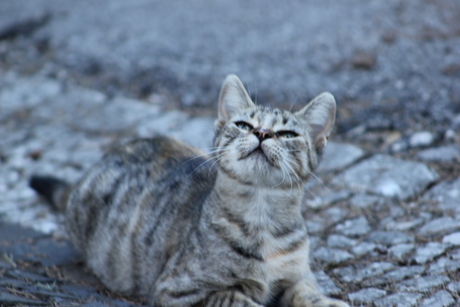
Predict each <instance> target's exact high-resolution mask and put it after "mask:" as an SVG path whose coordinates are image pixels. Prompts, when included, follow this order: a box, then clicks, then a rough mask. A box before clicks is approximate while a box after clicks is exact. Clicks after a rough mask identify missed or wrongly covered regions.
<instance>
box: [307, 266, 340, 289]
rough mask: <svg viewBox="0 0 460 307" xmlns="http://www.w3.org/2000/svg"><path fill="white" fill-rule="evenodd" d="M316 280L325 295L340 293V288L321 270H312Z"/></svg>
mask: <svg viewBox="0 0 460 307" xmlns="http://www.w3.org/2000/svg"><path fill="white" fill-rule="evenodd" d="M313 274H314V275H315V277H316V281H317V283H318V286H319V288H320V290H321V292H322V293H324V294H325V295H334V294H337V293H340V288H339V287H337V285H336V284H335V283H334V281H332V279H331V278H330V277H329V276H328V275H327V274H326V273H324V272H323V271H317V272H313Z"/></svg>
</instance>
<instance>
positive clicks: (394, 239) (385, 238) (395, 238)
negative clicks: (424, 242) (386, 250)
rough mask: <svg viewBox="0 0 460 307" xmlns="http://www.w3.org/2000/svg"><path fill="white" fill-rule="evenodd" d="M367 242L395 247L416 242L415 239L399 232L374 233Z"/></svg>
mask: <svg viewBox="0 0 460 307" xmlns="http://www.w3.org/2000/svg"><path fill="white" fill-rule="evenodd" d="M366 240H368V241H371V242H374V243H379V244H383V245H395V244H401V243H411V242H414V237H413V236H411V235H408V234H405V233H404V232H399V231H374V232H372V233H371V234H370V235H369V236H368V237H367V239H366Z"/></svg>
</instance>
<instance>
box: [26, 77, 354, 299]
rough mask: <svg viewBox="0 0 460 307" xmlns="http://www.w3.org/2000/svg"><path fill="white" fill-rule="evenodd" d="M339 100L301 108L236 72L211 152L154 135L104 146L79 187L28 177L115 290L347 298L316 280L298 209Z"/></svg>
mask: <svg viewBox="0 0 460 307" xmlns="http://www.w3.org/2000/svg"><path fill="white" fill-rule="evenodd" d="M335 108H336V103H335V100H334V97H333V96H332V95H331V94H330V93H323V94H321V95H319V96H317V97H316V98H315V99H313V100H312V101H311V102H310V103H309V104H308V105H306V106H305V107H304V108H302V109H301V110H300V111H298V112H295V113H292V112H288V111H285V110H280V109H277V108H270V107H266V106H260V105H256V104H254V103H253V102H252V100H251V98H250V97H249V95H248V93H247V91H246V89H245V88H244V86H243V84H242V83H241V81H240V80H239V79H238V77H237V76H235V75H229V76H227V78H226V79H225V81H224V83H223V85H222V88H221V92H220V95H219V102H218V118H217V120H216V121H215V127H214V130H215V138H214V146H215V149H214V151H213V152H212V157H211V158H209V157H208V156H207V154H204V153H203V152H201V151H200V150H197V149H195V148H192V147H190V146H188V145H186V144H183V143H181V142H179V141H177V140H175V139H172V138H169V137H165V136H157V137H154V138H152V139H138V140H134V141H131V142H129V143H127V144H125V145H122V146H119V147H118V148H115V149H114V150H112V151H110V152H108V153H107V154H106V155H105V156H104V157H103V159H102V160H101V161H100V162H99V163H97V164H96V165H95V166H94V167H92V168H91V169H90V170H89V171H88V172H87V173H86V175H85V176H84V177H83V178H82V179H81V180H80V181H79V182H78V183H77V184H76V185H73V186H72V185H70V184H68V183H66V182H64V181H62V180H60V179H57V178H54V177H47V176H33V177H32V178H31V179H30V185H31V187H32V188H34V189H35V190H37V192H38V193H39V194H41V195H42V196H44V197H45V198H46V199H47V200H48V201H49V202H50V203H51V204H52V205H54V206H55V208H56V209H58V210H60V211H62V212H64V213H65V215H66V227H67V230H68V232H69V234H70V237H71V240H72V242H73V244H74V246H75V247H76V248H77V249H78V250H79V251H80V252H81V253H82V255H83V257H84V259H85V262H86V265H87V266H88V267H89V268H90V269H91V270H92V271H93V272H94V273H95V275H96V276H97V277H98V278H99V279H100V280H101V281H102V282H103V283H104V284H105V286H107V287H108V288H109V289H110V290H112V291H116V292H120V293H124V294H131V295H134V294H135V295H141V296H145V297H146V298H147V299H148V301H149V303H150V304H152V305H154V306H209V307H214V306H228V307H243V306H244V307H249V306H250V307H255V306H273V305H275V306H292V307H300V306H302V307H306V306H312V307H326V306H329V307H346V306H349V305H348V304H346V303H345V302H342V301H339V300H335V299H331V298H327V297H325V296H324V295H322V294H321V293H320V292H319V290H318V288H317V285H316V281H315V278H314V276H313V274H312V272H311V270H310V267H309V238H308V234H307V230H306V227H305V222H304V220H303V218H302V215H301V201H302V198H303V194H304V183H305V182H306V180H307V179H308V178H309V177H310V175H311V174H312V172H313V171H314V170H315V169H316V167H317V165H318V163H319V161H320V158H321V155H322V152H323V150H324V147H325V146H326V143H327V139H328V137H329V135H330V132H331V129H332V127H333V125H334V121H335ZM208 154H209V153H208Z"/></svg>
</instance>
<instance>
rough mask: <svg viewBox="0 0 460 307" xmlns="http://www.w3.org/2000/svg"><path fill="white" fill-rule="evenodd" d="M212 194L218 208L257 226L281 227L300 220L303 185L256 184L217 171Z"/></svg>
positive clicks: (260, 227) (261, 227)
mask: <svg viewBox="0 0 460 307" xmlns="http://www.w3.org/2000/svg"><path fill="white" fill-rule="evenodd" d="M213 193H214V194H215V196H217V197H216V199H218V206H219V208H220V209H221V210H225V211H227V212H231V213H233V214H236V215H237V216H239V217H241V218H243V219H244V220H245V222H247V223H250V224H251V225H252V226H254V227H257V228H259V229H263V228H266V227H275V228H279V227H284V226H286V225H288V224H292V223H294V222H296V221H298V220H299V219H302V217H301V205H300V204H301V200H302V198H303V194H304V188H303V186H294V185H293V186H292V187H291V186H290V185H289V186H278V187H272V186H256V185H252V184H248V183H244V182H241V181H239V180H236V179H235V178H231V177H229V176H228V175H226V174H225V173H221V172H219V173H218V175H217V178H216V183H215V186H214V189H213Z"/></svg>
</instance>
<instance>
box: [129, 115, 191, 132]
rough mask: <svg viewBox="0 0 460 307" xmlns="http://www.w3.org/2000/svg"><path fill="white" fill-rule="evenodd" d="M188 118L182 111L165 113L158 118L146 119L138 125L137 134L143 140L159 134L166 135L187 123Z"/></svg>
mask: <svg viewBox="0 0 460 307" xmlns="http://www.w3.org/2000/svg"><path fill="white" fill-rule="evenodd" d="M188 118H189V116H188V114H187V113H185V112H181V111H170V112H167V113H163V114H162V115H161V116H160V117H158V118H150V119H145V120H144V121H142V122H140V123H138V125H137V132H136V134H137V136H138V137H141V138H150V137H153V136H155V135H158V134H164V135H166V134H169V133H170V132H171V131H172V130H174V129H177V128H179V127H180V126H181V125H182V124H183V123H185V122H187V120H188Z"/></svg>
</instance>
